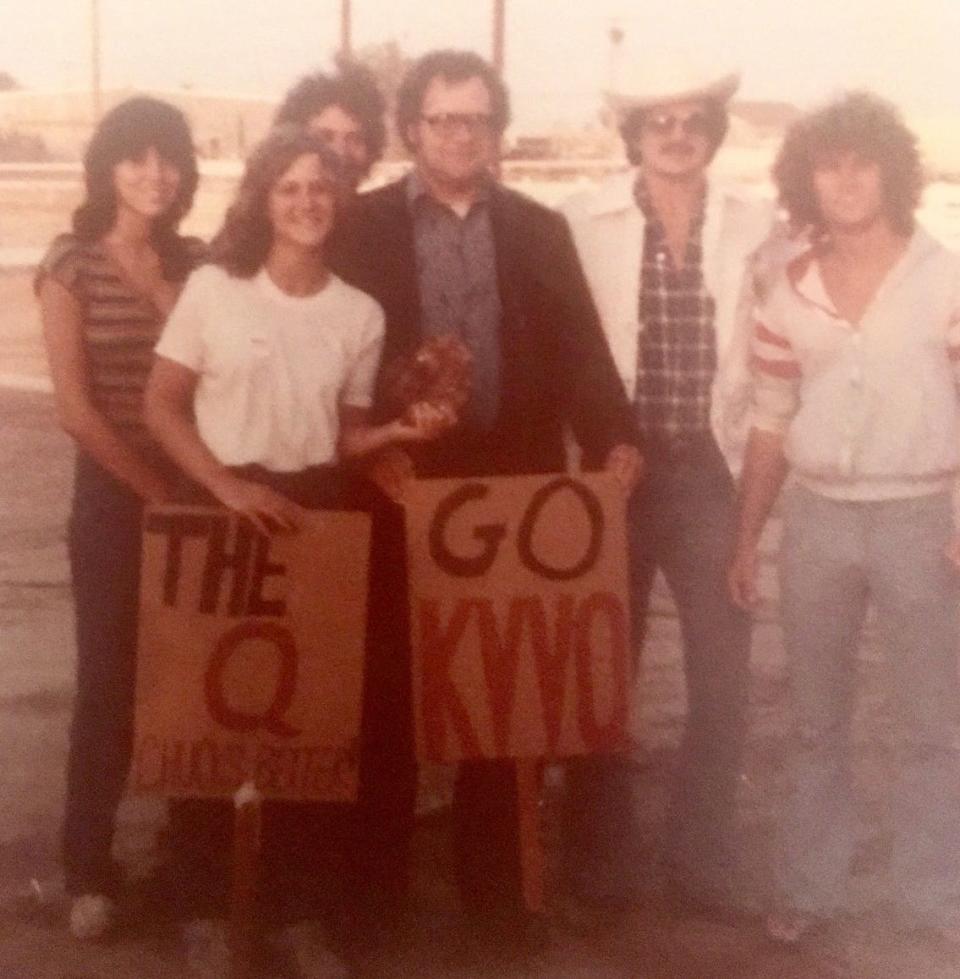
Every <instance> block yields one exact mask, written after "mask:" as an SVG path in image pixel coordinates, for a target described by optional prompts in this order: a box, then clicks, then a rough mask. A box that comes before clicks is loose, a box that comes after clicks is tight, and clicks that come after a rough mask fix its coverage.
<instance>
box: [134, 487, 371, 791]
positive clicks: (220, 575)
mask: <svg viewBox="0 0 960 979" xmlns="http://www.w3.org/2000/svg"><path fill="white" fill-rule="evenodd" d="M369 540H370V521H369V518H368V517H367V516H365V515H363V514H358V513H323V512H320V513H311V514H310V515H309V517H308V524H307V526H306V527H304V528H303V529H302V530H301V531H299V532H298V533H296V534H278V535H276V536H274V537H265V536H263V535H261V534H259V533H258V532H257V531H256V530H255V529H254V528H253V527H252V526H251V525H250V524H249V523H247V522H246V521H241V520H238V519H237V518H235V517H233V516H231V515H229V514H227V513H226V512H225V511H223V510H217V509H213V508H205V507H162V508H155V509H152V510H150V511H148V513H147V516H146V519H145V524H144V541H143V566H142V580H141V591H140V639H139V650H138V653H137V707H136V725H135V740H134V754H133V765H132V771H131V788H132V790H133V791H134V792H136V793H140V794H150V793H152V794H158V795H168V796H229V795H232V794H233V793H234V792H235V791H236V789H237V788H238V787H239V786H240V785H241V784H243V783H244V782H246V781H247V780H250V779H252V780H253V781H254V782H255V783H256V785H257V787H258V788H259V789H260V791H261V792H262V793H263V794H264V795H265V796H267V797H268V798H280V799H303V800H308V799H312V800H329V801H337V800H343V801H349V800H350V799H353V798H354V797H355V796H356V789H357V769H358V757H357V743H358V738H359V732H360V700H361V690H362V684H363V659H364V633H365V618H366V593H367V554H368V552H369ZM344 542H348V544H349V546H345V543H344Z"/></svg>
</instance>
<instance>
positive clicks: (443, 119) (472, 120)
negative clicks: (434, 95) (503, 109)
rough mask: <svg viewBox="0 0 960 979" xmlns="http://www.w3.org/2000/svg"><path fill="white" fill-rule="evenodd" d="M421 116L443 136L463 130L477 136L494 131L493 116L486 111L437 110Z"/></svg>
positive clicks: (452, 134)
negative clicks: (432, 113) (431, 113)
mask: <svg viewBox="0 0 960 979" xmlns="http://www.w3.org/2000/svg"><path fill="white" fill-rule="evenodd" d="M420 118H421V119H422V120H423V121H424V122H425V123H426V124H427V125H428V126H429V127H430V128H431V129H432V130H433V131H434V132H436V133H439V134H440V135H441V136H454V135H456V134H457V133H459V132H461V131H466V132H467V133H469V134H470V135H471V136H475V135H478V134H480V133H490V132H492V131H493V116H491V115H489V114H488V113H486V112H437V113H435V114H434V115H431V116H421V117H420Z"/></svg>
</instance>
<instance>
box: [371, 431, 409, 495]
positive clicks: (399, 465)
mask: <svg viewBox="0 0 960 979" xmlns="http://www.w3.org/2000/svg"><path fill="white" fill-rule="evenodd" d="M415 475H416V473H415V471H414V466H413V460H412V459H411V458H410V456H408V455H407V453H406V452H405V451H404V450H403V449H401V448H400V446H399V445H396V444H394V445H388V446H387V447H386V448H385V449H383V450H382V451H380V452H378V453H377V454H376V455H375V456H374V457H373V458H372V460H371V462H370V466H369V468H368V470H367V476H368V478H369V479H370V480H371V482H373V483H375V484H376V485H377V486H379V487H380V489H381V490H382V491H383V493H384V494H385V495H386V496H389V497H390V499H391V500H393V501H394V502H395V503H402V502H403V498H404V494H405V493H406V489H407V487H408V486H409V485H410V482H411V481H412V480H413V479H414V477H415Z"/></svg>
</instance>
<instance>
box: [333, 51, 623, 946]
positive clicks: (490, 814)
mask: <svg viewBox="0 0 960 979" xmlns="http://www.w3.org/2000/svg"><path fill="white" fill-rule="evenodd" d="M508 118H509V105H508V96H507V92H506V89H505V87H504V85H503V82H502V81H501V79H500V77H499V76H498V75H497V74H496V72H495V71H494V70H493V69H492V68H491V67H490V65H488V64H487V63H486V62H485V61H484V60H483V59H482V58H480V57H479V56H478V55H476V54H474V53H472V52H463V51H436V52H433V53H431V54H428V55H426V56H424V57H423V58H422V59H420V60H419V61H418V62H417V63H416V64H415V65H414V66H413V67H412V68H411V69H410V71H409V73H408V75H407V76H406V78H405V79H404V81H403V84H402V85H401V88H400V90H399V93H398V102H397V127H398V130H399V132H400V135H401V137H402V138H403V140H404V142H405V144H406V146H407V148H408V149H409V151H410V152H411V154H412V155H413V159H414V168H413V170H412V172H411V173H410V174H409V175H408V176H406V177H404V178H403V179H402V180H400V181H398V182H396V183H394V184H391V185H389V186H386V187H383V188H380V189H378V190H375V191H372V192H371V193H369V194H361V195H360V197H359V198H358V200H357V203H356V206H355V207H354V208H353V209H352V210H351V213H350V214H349V215H348V217H347V219H346V221H345V222H344V225H343V227H342V228H341V230H340V233H339V236H338V239H337V242H336V244H335V247H334V254H333V264H334V267H335V268H336V269H337V270H338V272H339V273H340V274H341V275H343V276H344V277H345V278H347V279H348V280H349V281H351V282H352V283H353V284H355V285H357V286H358V287H360V288H361V289H363V290H364V291H366V292H368V293H370V294H371V295H372V296H374V297H375V298H376V299H377V300H378V301H379V302H380V303H381V305H382V306H383V308H384V311H385V313H386V338H385V348H384V354H383V363H384V365H386V367H387V368H388V370H389V367H390V365H391V364H392V363H393V362H394V361H396V360H397V358H400V357H402V356H404V355H409V354H410V353H411V352H412V351H414V350H415V349H416V348H417V347H418V346H419V345H420V344H421V343H422V342H423V341H424V340H425V339H428V338H430V337H434V336H438V335H443V334H448V333H453V334H454V335H455V336H456V337H458V338H459V339H460V340H461V341H462V342H463V343H464V344H465V345H466V346H467V347H468V348H469V350H470V353H471V355H472V371H473V384H472V390H471V395H470V400H469V402H468V403H467V404H466V406H465V407H464V409H463V410H462V412H461V414H460V417H459V419H458V422H457V424H456V425H455V426H454V427H453V428H451V430H450V431H449V432H447V433H446V434H444V435H443V436H441V437H440V438H438V439H436V440H435V441H432V442H429V443H427V442H424V443H419V444H417V445H416V446H414V447H412V448H411V449H410V450H409V454H408V452H407V451H406V450H400V449H398V448H397V449H393V450H392V451H390V452H389V453H387V454H384V455H383V456H382V457H381V459H380V460H379V463H378V466H377V468H376V472H375V475H376V476H377V477H378V481H379V482H380V484H381V485H382V486H384V487H385V488H387V489H388V490H389V491H390V492H391V494H393V495H394V496H399V495H400V494H402V488H403V484H404V482H405V480H407V479H409V478H410V477H411V476H412V475H413V474H414V473H416V475H417V476H425V477H431V476H434V477H440V476H443V477H451V476H453V477H458V476H462V477H474V476H493V475H514V474H523V473H546V472H557V471H562V470H563V469H564V468H565V464H566V458H565V444H564V432H565V430H566V429H567V428H570V429H572V431H573V433H574V435H575V437H576V439H577V441H578V442H579V445H580V448H581V450H582V455H583V461H584V465H585V466H587V467H595V468H597V467H605V468H606V469H608V470H609V471H611V472H612V473H613V474H614V476H616V478H617V479H618V480H619V481H620V482H621V484H622V485H623V486H624V487H625V491H626V490H627V489H629V487H630V486H632V484H633V482H634V481H635V478H636V473H637V470H638V464H639V455H638V452H637V448H636V444H635V443H636V427H635V423H634V419H633V415H632V412H631V411H630V407H629V405H628V404H627V401H626V399H625V397H624V394H623V389H622V386H621V384H620V382H619V380H618V379H617V375H616V371H615V369H614V366H613V362H612V360H611V357H610V353H609V350H608V349H607V346H606V343H605V342H604V338H603V334H602V331H601V330H600V326H599V323H598V320H597V315H596V310H595V308H594V306H593V304H592V302H591V299H590V294H589V291H588V289H587V286H586V282H585V280H584V278H583V273H582V271H581V269H580V266H579V264H578V262H577V257H576V252H575V250H574V248H573V243H572V241H571V238H570V233H569V230H568V229H567V227H566V224H565V222H564V221H563V219H562V218H561V217H560V216H559V215H558V214H556V213H554V212H552V211H550V210H548V209H547V208H545V207H543V206H541V205H539V204H537V203H536V202H534V201H532V200H530V199H528V198H526V197H524V196H522V195H520V194H518V193H516V192H514V191H512V190H509V189H507V188H505V187H503V186H502V185H501V184H500V183H498V182H497V180H496V179H495V177H494V168H495V165H496V163H497V159H498V155H499V147H500V139H501V136H502V134H503V131H504V129H505V128H506V125H507V122H508ZM384 401H385V399H384V398H382V397H381V402H384ZM379 407H380V408H381V409H384V408H385V404H384V403H381V404H380V405H379ZM398 575H399V576H400V577H399V579H398V583H397V587H398V588H405V587H406V586H405V583H404V582H403V580H402V568H401V569H398ZM396 627H397V629H401V628H406V623H400V622H398V623H397V624H396ZM397 681H398V682H397V684H396V687H395V689H394V691H393V693H394V699H393V702H392V703H391V704H390V705H389V709H390V711H391V712H393V714H394V715H395V716H397V717H401V716H405V717H409V715H410V700H409V676H408V674H406V673H403V674H402V673H401V670H400V666H399V665H398V673H397ZM401 681H402V682H401ZM398 730H399V729H398ZM391 748H392V750H391V753H390V755H389V757H385V758H384V759H383V769H384V774H385V777H387V778H393V779H394V780H396V777H397V776H396V774H395V773H396V772H397V771H399V770H401V769H403V766H404V765H407V766H408V767H407V769H406V771H408V772H412V758H413V746H412V734H411V733H410V732H409V731H408V730H404V731H402V732H400V733H398V736H397V737H396V738H395V739H394V743H393V745H392V746H391ZM412 802H413V800H412V795H411V797H410V798H409V800H408V806H407V809H406V810H405V811H401V808H402V807H401V806H400V805H399V803H397V802H395V805H396V808H397V811H396V812H395V820H394V824H393V827H392V837H393V840H394V843H395V845H396V846H397V847H405V846H406V842H407V840H408V839H409V833H410V830H411V821H412ZM454 822H455V830H454V834H455V847H456V855H457V869H458V880H459V885H460V893H461V898H462V903H463V905H464V907H465V909H466V910H467V911H468V912H475V913H478V914H479V915H481V916H482V917H484V918H485V919H486V920H487V921H488V923H490V924H493V925H494V926H497V925H498V924H502V925H503V926H504V930H501V934H502V937H504V938H508V937H509V936H510V934H511V933H512V934H514V935H515V934H517V933H518V922H520V921H522V920H524V919H523V916H522V913H521V911H522V909H521V903H522V902H521V891H520V868H519V859H520V858H519V845H518V840H517V812H516V780H515V771H514V766H513V765H512V764H511V763H509V762H506V761H500V760H496V761H478V762H471V763H467V764H464V765H462V766H461V767H460V771H459V777H458V779H457V785H456V793H455V801H454ZM520 930H521V931H522V928H521V929H520Z"/></svg>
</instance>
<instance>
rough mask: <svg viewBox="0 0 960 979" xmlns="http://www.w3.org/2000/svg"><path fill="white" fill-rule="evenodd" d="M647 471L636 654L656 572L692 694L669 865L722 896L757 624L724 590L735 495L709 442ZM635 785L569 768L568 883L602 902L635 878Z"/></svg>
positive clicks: (639, 508) (625, 771) (621, 769)
mask: <svg viewBox="0 0 960 979" xmlns="http://www.w3.org/2000/svg"><path fill="white" fill-rule="evenodd" d="M646 464H647V468H646V471H645V473H644V477H643V480H642V482H641V484H640V486H639V487H638V488H637V491H636V492H635V493H634V495H633V497H632V498H631V500H630V504H629V509H628V514H627V517H628V533H629V535H630V539H629V545H630V577H631V582H630V585H631V598H632V616H633V635H634V647H635V649H637V650H639V649H640V647H641V646H642V643H643V639H644V636H645V633H646V618H647V610H648V606H649V601H650V592H651V589H652V586H653V581H654V576H655V574H656V571H657V569H658V568H660V569H662V571H663V573H664V576H665V577H666V580H667V584H668V586H669V588H670V591H671V593H672V595H673V598H674V601H675V603H676V607H677V614H678V616H679V619H680V630H681V635H682V641H683V662H684V670H685V677H686V688H687V719H686V727H685V731H684V736H683V742H682V745H681V750H680V759H679V764H678V770H677V775H676V782H675V786H674V792H673V800H672V805H671V811H670V814H669V816H668V820H667V833H666V841H665V852H664V854H663V860H664V863H665V864H667V866H668V867H669V869H670V871H671V872H672V873H673V874H674V875H675V876H677V877H679V878H680V879H681V880H682V881H683V882H685V883H687V884H689V885H690V886H691V887H694V888H697V887H706V888H709V889H711V890H714V889H722V888H723V887H724V886H725V885H727V884H728V883H729V870H730V864H731V854H730V843H731V840H730V831H731V824H732V820H733V815H734V810H735V805H736V791H737V784H738V780H739V774H740V764H741V756H742V753H743V745H744V739H745V735H746V713H747V701H748V680H749V659H750V626H751V620H750V617H749V616H748V615H747V614H746V613H744V612H742V611H741V610H740V609H738V608H737V607H736V606H735V605H733V603H732V602H731V601H730V600H729V598H728V596H727V587H726V571H727V564H728V562H729V559H730V556H731V552H732V547H733V541H734V534H735V529H736V491H735V487H734V482H733V478H732V476H731V475H730V471H729V469H728V468H727V465H726V463H725V462H724V459H723V456H722V455H721V453H720V450H719V449H718V448H717V446H716V444H715V442H714V441H713V440H712V439H710V438H707V439H704V440H703V441H702V444H699V445H698V446H697V447H696V448H694V449H691V450H689V451H687V452H684V453H677V454H674V455H666V454H657V453H655V452H653V453H650V454H649V455H648V457H647V460H646ZM631 781H632V774H631V769H630V767H629V764H628V763H627V762H626V760H624V759H620V758H616V757H608V758H603V757H597V758H587V759H582V760H578V761H576V762H573V763H571V765H570V766H569V768H568V774H567V784H568V793H567V807H566V809H567V811H566V820H565V823H566V826H565V830H566V844H565V851H566V852H567V854H568V855H569V858H568V861H567V863H568V867H569V869H568V874H569V875H570V876H571V878H572V881H573V883H574V886H577V883H578V878H579V883H580V885H581V889H584V890H587V891H593V896H596V897H604V896H614V895H615V894H616V892H617V890H618V889H622V885H623V884H624V883H625V882H626V881H627V878H628V877H629V875H630V874H631V872H632V873H633V874H634V875H635V873H636V870H635V868H632V867H631V866H630V862H631V860H632V859H633V854H632V852H631V849H630V842H631V838H632V837H633V836H635V835H636V834H635V830H634V828H633V817H632V806H633V802H632V798H631V795H632V793H631ZM605 892H606V893H605Z"/></svg>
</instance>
